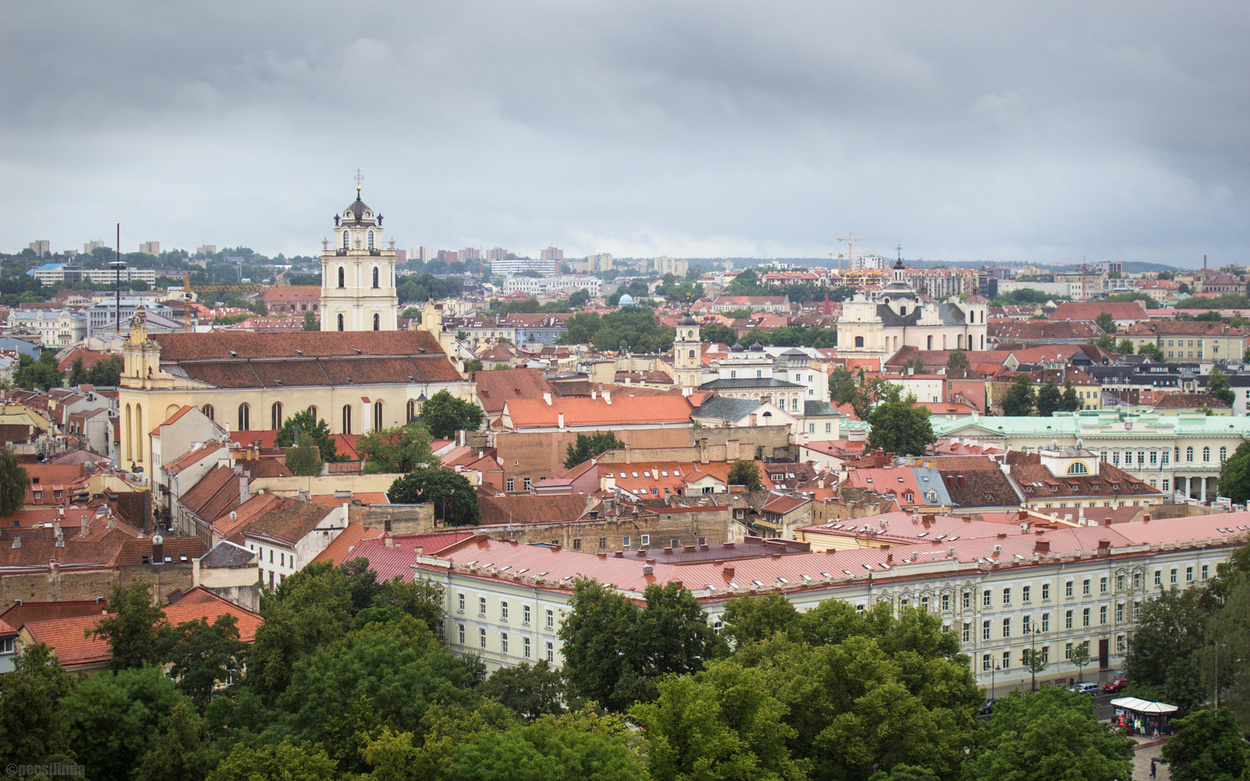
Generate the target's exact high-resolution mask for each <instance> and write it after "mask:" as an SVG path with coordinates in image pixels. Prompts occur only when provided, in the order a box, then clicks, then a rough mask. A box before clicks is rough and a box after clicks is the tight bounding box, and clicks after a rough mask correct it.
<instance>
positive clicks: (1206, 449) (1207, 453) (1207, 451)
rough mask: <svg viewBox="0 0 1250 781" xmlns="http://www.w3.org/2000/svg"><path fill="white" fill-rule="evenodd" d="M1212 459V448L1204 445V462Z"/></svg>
mask: <svg viewBox="0 0 1250 781" xmlns="http://www.w3.org/2000/svg"><path fill="white" fill-rule="evenodd" d="M1210 460H1211V448H1209V447H1204V448H1203V449H1202V462H1203V463H1204V464H1205V463H1207V462H1209V461H1210Z"/></svg>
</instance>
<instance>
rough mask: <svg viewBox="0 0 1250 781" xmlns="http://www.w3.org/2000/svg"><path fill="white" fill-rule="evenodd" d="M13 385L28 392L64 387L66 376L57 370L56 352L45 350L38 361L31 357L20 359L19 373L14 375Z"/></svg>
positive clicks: (18, 360) (25, 356) (24, 356)
mask: <svg viewBox="0 0 1250 781" xmlns="http://www.w3.org/2000/svg"><path fill="white" fill-rule="evenodd" d="M13 384H14V385H16V386H17V387H19V388H25V389H27V390H42V391H46V390H48V389H49V388H59V387H61V386H62V385H64V384H65V375H63V374H61V372H60V370H58V369H57V368H56V352H55V351H53V350H44V351H43V352H42V353H41V354H40V356H39V360H37V361H36V360H33V359H32V358H31V357H30V356H29V355H22V356H21V357H19V358H18V359H17V371H16V372H14V373H13Z"/></svg>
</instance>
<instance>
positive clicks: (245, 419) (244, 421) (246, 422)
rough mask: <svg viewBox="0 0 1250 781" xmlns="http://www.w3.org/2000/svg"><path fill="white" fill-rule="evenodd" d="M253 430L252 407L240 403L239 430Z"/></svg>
mask: <svg viewBox="0 0 1250 781" xmlns="http://www.w3.org/2000/svg"><path fill="white" fill-rule="evenodd" d="M251 430H252V409H251V407H249V406H247V405H246V404H240V405H239V431H251Z"/></svg>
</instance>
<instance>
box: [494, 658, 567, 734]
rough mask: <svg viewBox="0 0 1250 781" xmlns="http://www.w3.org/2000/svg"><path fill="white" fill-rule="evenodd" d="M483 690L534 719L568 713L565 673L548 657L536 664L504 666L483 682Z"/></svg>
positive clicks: (525, 663) (526, 663)
mask: <svg viewBox="0 0 1250 781" xmlns="http://www.w3.org/2000/svg"><path fill="white" fill-rule="evenodd" d="M482 693H483V694H485V695H486V696H487V697H490V698H491V699H495V700H498V701H499V702H501V703H503V704H504V705H506V706H507V707H509V708H511V709H512V710H513V711H515V712H516V714H517V715H518V716H521V717H522V718H525V719H528V720H531V721H532V720H534V719H537V718H538V717H539V716H559V715H560V714H561V713H564V706H563V704H562V702H563V701H564V697H565V691H564V676H563V675H562V674H561V672H560V671H559V670H553V669H552V668H551V666H550V665H548V664H547V660H546V659H543V660H541V661H539V662H538V664H535V665H530V663H529V662H522V663H521V664H519V665H517V666H516V667H500V668H499V669H498V670H495V672H493V673H491V676H490V677H489V678H487V679H486V682H485V683H484V684H482Z"/></svg>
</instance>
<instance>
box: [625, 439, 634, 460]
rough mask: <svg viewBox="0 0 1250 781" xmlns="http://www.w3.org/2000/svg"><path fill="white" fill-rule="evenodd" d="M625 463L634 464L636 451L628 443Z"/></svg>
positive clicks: (626, 444)
mask: <svg viewBox="0 0 1250 781" xmlns="http://www.w3.org/2000/svg"><path fill="white" fill-rule="evenodd" d="M625 463H627V464H632V463H634V449H633V447H631V446H630V444H629V443H628V442H626V443H625Z"/></svg>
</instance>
